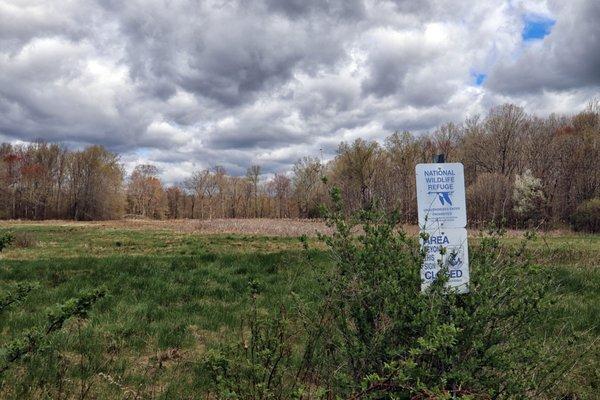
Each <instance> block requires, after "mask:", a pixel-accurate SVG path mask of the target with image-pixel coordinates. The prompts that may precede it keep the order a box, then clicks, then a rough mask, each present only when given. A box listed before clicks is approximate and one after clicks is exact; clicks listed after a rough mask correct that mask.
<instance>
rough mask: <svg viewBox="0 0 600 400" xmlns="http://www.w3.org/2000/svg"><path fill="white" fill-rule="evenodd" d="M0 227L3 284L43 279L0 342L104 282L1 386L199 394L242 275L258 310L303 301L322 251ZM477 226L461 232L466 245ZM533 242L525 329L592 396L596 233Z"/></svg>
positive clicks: (58, 227) (323, 264)
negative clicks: (532, 296)
mask: <svg viewBox="0 0 600 400" xmlns="http://www.w3.org/2000/svg"><path fill="white" fill-rule="evenodd" d="M7 230H10V231H11V232H13V233H15V234H16V235H17V237H18V238H20V239H19V241H18V243H16V244H13V245H12V246H11V247H9V248H7V249H6V250H5V251H4V252H3V253H2V254H1V255H0V289H6V288H7V287H8V286H9V285H10V284H13V283H17V282H24V281H33V282H38V283H39V285H40V287H39V288H38V289H36V290H34V291H33V292H32V293H31V295H30V296H29V297H28V298H27V299H26V300H25V301H24V302H23V304H21V305H18V306H13V307H11V308H10V309H9V310H8V311H7V312H4V313H3V314H1V315H0V332H1V334H0V345H2V344H5V343H7V342H8V341H10V340H11V339H12V338H14V337H15V336H16V335H17V334H18V333H19V332H22V331H23V330H26V329H29V328H31V327H33V326H36V325H37V324H41V323H43V321H44V318H45V314H44V310H45V309H46V308H47V307H48V306H50V305H53V304H56V303H59V302H62V301H65V300H66V299H68V298H69V297H72V296H74V295H76V294H77V293H78V292H80V291H81V290H83V289H88V288H95V287H98V286H104V287H105V288H106V289H107V290H108V295H107V297H105V298H104V299H102V300H101V301H100V302H99V303H98V304H97V305H96V306H95V307H94V308H93V310H92V313H91V315H90V318H89V320H86V321H76V320H75V321H71V322H69V323H68V324H67V326H66V327H65V329H63V330H62V331H60V332H58V333H57V334H56V335H54V336H53V337H52V339H51V342H50V343H49V345H48V346H47V347H46V348H44V349H43V350H42V352H41V353H40V354H39V355H36V356H34V357H31V358H30V359H26V360H24V361H23V362H20V363H18V364H17V365H16V366H14V367H13V368H12V369H10V370H9V371H7V372H6V373H5V376H4V379H3V381H2V383H1V386H0V399H23V398H40V399H42V398H49V399H54V398H80V399H86V398H89V399H115V398H127V399H146V398H174V399H177V398H190V399H191V398H199V397H200V393H202V382H203V378H202V376H201V374H200V370H199V368H198V363H199V360H200V359H201V358H202V355H203V354H204V353H205V352H206V351H207V349H209V348H210V347H211V346H213V345H214V344H215V343H218V342H223V341H234V340H239V337H240V332H241V331H242V329H241V328H240V326H241V321H242V319H243V318H244V316H245V315H246V312H247V309H248V304H249V301H250V290H249V284H248V282H249V281H250V280H256V281H258V282H259V283H260V285H261V287H262V293H261V295H260V296H259V298H258V302H259V306H260V308H261V309H262V310H263V311H264V312H265V313H268V312H272V311H273V310H275V309H277V308H278V307H279V306H280V305H281V304H283V305H285V306H286V307H290V308H292V307H294V299H296V298H297V297H300V298H302V299H304V300H306V301H307V302H308V304H310V303H311V301H313V300H316V297H317V296H318V293H319V278H320V277H321V276H323V273H324V271H326V270H327V268H329V266H330V263H331V261H330V260H329V258H328V254H327V252H326V250H325V249H324V247H323V246H322V245H320V244H319V243H318V241H317V239H316V238H312V239H310V241H309V242H310V244H311V247H312V249H311V250H310V251H309V254H306V252H305V251H304V250H303V249H302V245H301V243H300V242H299V240H298V238H296V237H293V236H287V237H285V236H261V235H243V234H228V233H219V234H208V233H201V234H199V233H196V232H193V231H179V230H176V229H167V228H164V229H163V228H161V227H160V226H158V227H152V228H139V229H128V228H127V227H126V226H124V225H119V226H100V225H84V224H81V225H79V224H73V223H66V224H59V223H53V224H26V223H23V224H20V223H11V224H10V226H9V225H5V226H2V225H0V233H2V232H3V231H7ZM477 235H478V234H477V233H476V232H473V233H472V234H471V242H470V243H471V246H472V247H476V243H477ZM519 240H520V238H519V237H518V234H512V235H509V237H507V238H506V239H504V241H505V244H506V245H507V246H508V248H511V247H513V246H516V245H517V243H518V242H519ZM531 246H532V248H531V252H532V253H531V254H532V257H534V259H535V262H536V263H539V264H540V265H542V266H543V267H544V268H549V269H551V271H552V272H553V275H554V276H555V277H556V278H557V282H559V285H558V286H557V288H556V290H555V292H554V293H553V296H554V298H555V303H554V304H553V306H552V308H551V309H549V310H548V315H547V318H545V323H544V325H543V326H536V327H533V330H532V335H536V336H538V337H539V340H541V341H543V340H544V338H545V337H548V336H556V335H560V336H562V337H564V341H563V342H564V347H563V348H561V349H556V351H558V352H562V353H564V354H565V357H571V358H572V359H573V361H574V362H573V364H572V366H571V367H570V369H569V370H567V371H565V372H564V373H565V374H566V376H567V377H568V379H567V380H566V383H562V385H563V386H564V388H563V389H562V392H563V393H568V394H570V395H571V396H572V397H570V398H573V399H574V398H585V399H594V398H600V397H598V393H600V387H599V386H598V385H599V384H600V343H599V342H598V341H597V339H598V337H600V262H598V255H597V254H598V252H600V236H598V235H595V236H594V235H576V234H571V233H553V234H551V235H542V236H540V237H539V238H538V239H536V240H535V241H534V242H533V243H532V244H531ZM307 257H308V258H310V262H308V261H307ZM586 343H587V345H585V344H586ZM582 344H583V345H582ZM578 358H579V360H580V361H578V362H575V360H576V359H578ZM200 398H201V397H200Z"/></svg>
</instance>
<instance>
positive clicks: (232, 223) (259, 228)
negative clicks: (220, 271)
mask: <svg viewBox="0 0 600 400" xmlns="http://www.w3.org/2000/svg"><path fill="white" fill-rule="evenodd" d="M36 225H37V226H64V227H95V228H104V229H134V230H135V229H139V230H168V231H175V232H182V233H200V234H206V235H211V234H240V235H258V236H281V237H290V236H291V237H296V236H300V235H309V236H315V235H316V234H317V232H320V233H329V232H330V230H329V228H328V227H327V226H326V225H325V223H324V222H323V221H322V220H316V219H313V220H309V219H271V218H248V219H243V218H230V219H211V220H198V219H169V220H152V219H138V218H136V219H120V220H113V221H68V220H47V221H26V220H9V221H0V228H1V227H6V228H10V227H11V226H14V227H16V226H36ZM403 228H404V230H405V231H406V232H407V233H408V234H410V235H416V234H417V233H418V228H417V226H416V225H404V226H403ZM470 232H471V234H475V235H476V234H477V232H478V230H475V229H473V230H470ZM522 234H523V231H519V230H509V231H508V232H507V236H508V237H519V236H522ZM569 234H572V232H570V231H569V230H568V229H558V230H552V231H547V232H544V236H549V237H552V236H564V235H569Z"/></svg>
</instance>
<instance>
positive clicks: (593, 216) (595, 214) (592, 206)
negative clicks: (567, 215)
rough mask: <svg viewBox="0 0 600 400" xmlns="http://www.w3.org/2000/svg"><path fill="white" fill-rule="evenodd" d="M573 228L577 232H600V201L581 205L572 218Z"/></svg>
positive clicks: (595, 200) (596, 200)
mask: <svg viewBox="0 0 600 400" xmlns="http://www.w3.org/2000/svg"><path fill="white" fill-rule="evenodd" d="M571 227H572V228H573V230H575V231H583V232H591V233H598V232H600V199H591V200H588V201H585V202H583V203H581V204H580V205H579V207H577V210H576V211H575V212H574V213H573V215H572V216H571Z"/></svg>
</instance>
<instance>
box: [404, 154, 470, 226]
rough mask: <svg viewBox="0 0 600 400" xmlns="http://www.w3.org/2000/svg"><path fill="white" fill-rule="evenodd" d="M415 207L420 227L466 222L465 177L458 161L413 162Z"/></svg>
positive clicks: (458, 224)
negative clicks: (437, 162)
mask: <svg viewBox="0 0 600 400" xmlns="http://www.w3.org/2000/svg"><path fill="white" fill-rule="evenodd" d="M415 171H416V175H417V206H418V208H419V227H420V228H421V229H439V228H464V227H465V226H466V225H467V209H466V204H465V178H464V171H463V165H462V164H461V163H447V164H446V163H442V164H417V167H416V170H415Z"/></svg>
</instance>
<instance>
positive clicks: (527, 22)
mask: <svg viewBox="0 0 600 400" xmlns="http://www.w3.org/2000/svg"><path fill="white" fill-rule="evenodd" d="M554 24H556V20H555V19H552V18H549V17H546V16H541V15H535V14H528V15H525V16H524V17H523V31H522V32H521V38H522V39H523V41H525V42H528V41H532V40H541V39H543V38H545V37H546V36H548V35H549V34H550V32H551V31H552V27H553V26H554Z"/></svg>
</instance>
